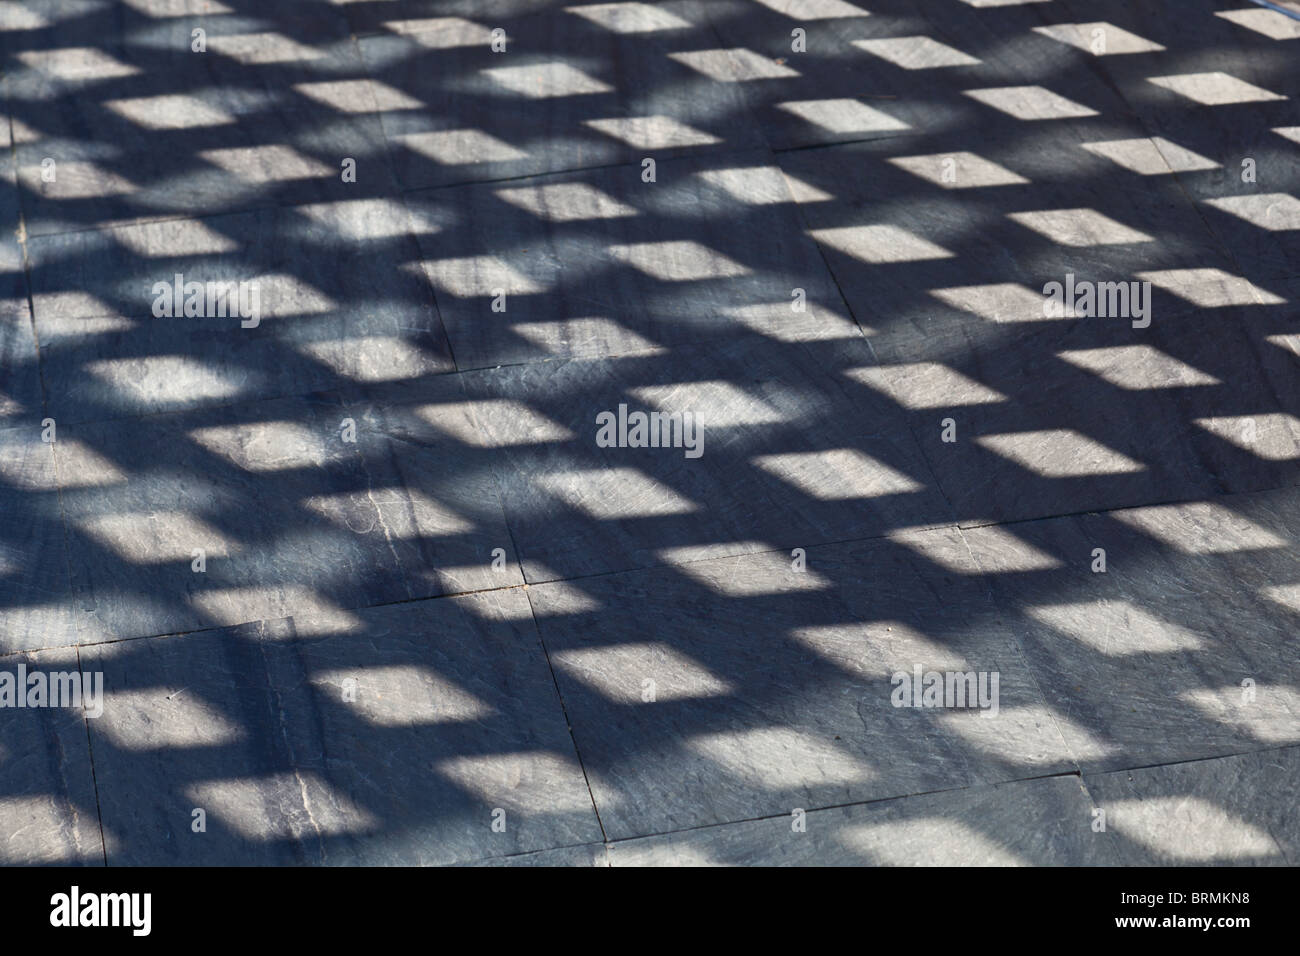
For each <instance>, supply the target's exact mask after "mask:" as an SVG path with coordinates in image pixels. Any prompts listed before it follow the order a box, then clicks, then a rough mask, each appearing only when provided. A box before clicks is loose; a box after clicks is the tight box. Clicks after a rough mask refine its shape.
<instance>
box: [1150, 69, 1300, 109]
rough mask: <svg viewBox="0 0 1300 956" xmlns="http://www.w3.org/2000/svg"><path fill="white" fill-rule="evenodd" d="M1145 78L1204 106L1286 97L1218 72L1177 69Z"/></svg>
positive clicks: (1257, 101)
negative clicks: (1173, 71)
mask: <svg viewBox="0 0 1300 956" xmlns="http://www.w3.org/2000/svg"><path fill="white" fill-rule="evenodd" d="M1147 79H1148V81H1149V82H1151V83H1154V84H1155V85H1156V86H1159V87H1163V88H1164V89H1166V90H1170V91H1172V92H1174V93H1177V94H1178V95H1179V96H1185V97H1187V98H1188V99H1189V100H1195V101H1196V102H1197V103H1203V104H1205V105H1206V106H1227V105H1228V104H1231V103H1263V102H1267V101H1269V100H1284V99H1286V97H1285V96H1278V95H1277V94H1276V93H1270V92H1269V91H1268V90H1265V89H1261V88H1260V87H1258V86H1255V85H1254V84H1252V83H1247V82H1246V81H1245V80H1239V79H1237V78H1236V77H1235V76H1229V75H1228V74H1227V73H1221V72H1215V73H1180V74H1178V75H1177V76H1151V77H1147Z"/></svg>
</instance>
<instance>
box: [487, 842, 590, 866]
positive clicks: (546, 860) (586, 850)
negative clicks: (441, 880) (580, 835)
mask: <svg viewBox="0 0 1300 956" xmlns="http://www.w3.org/2000/svg"><path fill="white" fill-rule="evenodd" d="M467 865H469V866H548V867H550V866H609V853H608V851H607V850H606V849H605V845H604V844H603V843H593V844H587V845H586V846H573V847H561V848H559V849H555V850H538V851H537V852H536V853H521V854H519V855H518V856H493V857H489V858H488V859H486V860H476V861H475V862H473V863H470V864H467Z"/></svg>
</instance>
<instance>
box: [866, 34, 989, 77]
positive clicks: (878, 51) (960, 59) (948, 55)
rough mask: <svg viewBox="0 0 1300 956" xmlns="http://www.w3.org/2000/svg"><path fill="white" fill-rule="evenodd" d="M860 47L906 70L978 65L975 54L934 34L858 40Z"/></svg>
mask: <svg viewBox="0 0 1300 956" xmlns="http://www.w3.org/2000/svg"><path fill="white" fill-rule="evenodd" d="M853 45H854V46H855V47H857V48H858V49H859V50H866V51H867V52H868V53H871V54H873V55H874V56H878V57H880V58H881V59H882V60H888V61H889V62H890V63H892V64H894V66H901V67H902V68H903V69H905V70H933V69H937V68H940V67H946V66H978V65H979V62H980V61H979V60H977V59H975V57H973V56H970V55H968V54H966V53H963V52H962V51H961V50H955V49H953V48H952V47H950V46H948V45H947V44H946V43H940V42H939V41H938V40H936V39H934V38H933V37H927V36H915V37H889V38H887V39H881V40H854V41H853Z"/></svg>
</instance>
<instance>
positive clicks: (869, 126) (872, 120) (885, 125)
mask: <svg viewBox="0 0 1300 956" xmlns="http://www.w3.org/2000/svg"><path fill="white" fill-rule="evenodd" d="M776 108H777V109H779V110H785V112H787V113H793V114H794V115H795V116H797V117H799V118H800V119H802V120H805V121H807V122H809V123H812V124H813V125H814V126H820V127H821V128H822V129H824V130H829V131H830V132H832V133H883V132H889V131H891V130H900V129H910V127H909V126H908V125H907V124H906V123H904V122H903V121H902V120H900V119H895V118H894V117H892V116H890V115H889V114H888V113H883V112H881V111H880V110H878V109H875V108H874V107H871V106H867V104H865V103H859V102H858V101H857V100H794V101H791V102H789V103H778V104H776Z"/></svg>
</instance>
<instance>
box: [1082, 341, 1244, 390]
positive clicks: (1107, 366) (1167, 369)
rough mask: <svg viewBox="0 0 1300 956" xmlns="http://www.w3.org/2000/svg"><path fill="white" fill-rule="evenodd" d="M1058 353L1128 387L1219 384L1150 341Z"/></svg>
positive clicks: (1119, 385)
mask: <svg viewBox="0 0 1300 956" xmlns="http://www.w3.org/2000/svg"><path fill="white" fill-rule="evenodd" d="M1058 354H1059V355H1060V357H1061V358H1063V359H1064V360H1065V361H1067V362H1069V363H1070V364H1071V365H1074V366H1077V367H1078V368H1081V369H1084V370H1086V371H1089V372H1092V373H1093V374H1094V375H1097V376H1099V377H1100V378H1102V379H1105V380H1106V381H1107V382H1110V384H1112V385H1115V386H1117V387H1119V388H1123V389H1128V390H1130V391H1143V390H1146V389H1151V388H1184V387H1187V386H1192V385H1219V384H1221V383H1220V382H1219V380H1218V379H1217V378H1215V377H1214V376H1213V375H1207V374H1205V373H1204V372H1202V371H1200V370H1199V369H1196V368H1193V367H1192V366H1190V365H1186V364H1184V363H1183V362H1180V361H1178V359H1176V358H1174V357H1173V356H1172V355H1166V354H1165V353H1164V352H1161V351H1160V350H1159V349H1157V348H1155V347H1154V346H1151V345H1114V346H1109V347H1107V348H1100V349H1073V350H1067V351H1064V352H1060V353H1058Z"/></svg>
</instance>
